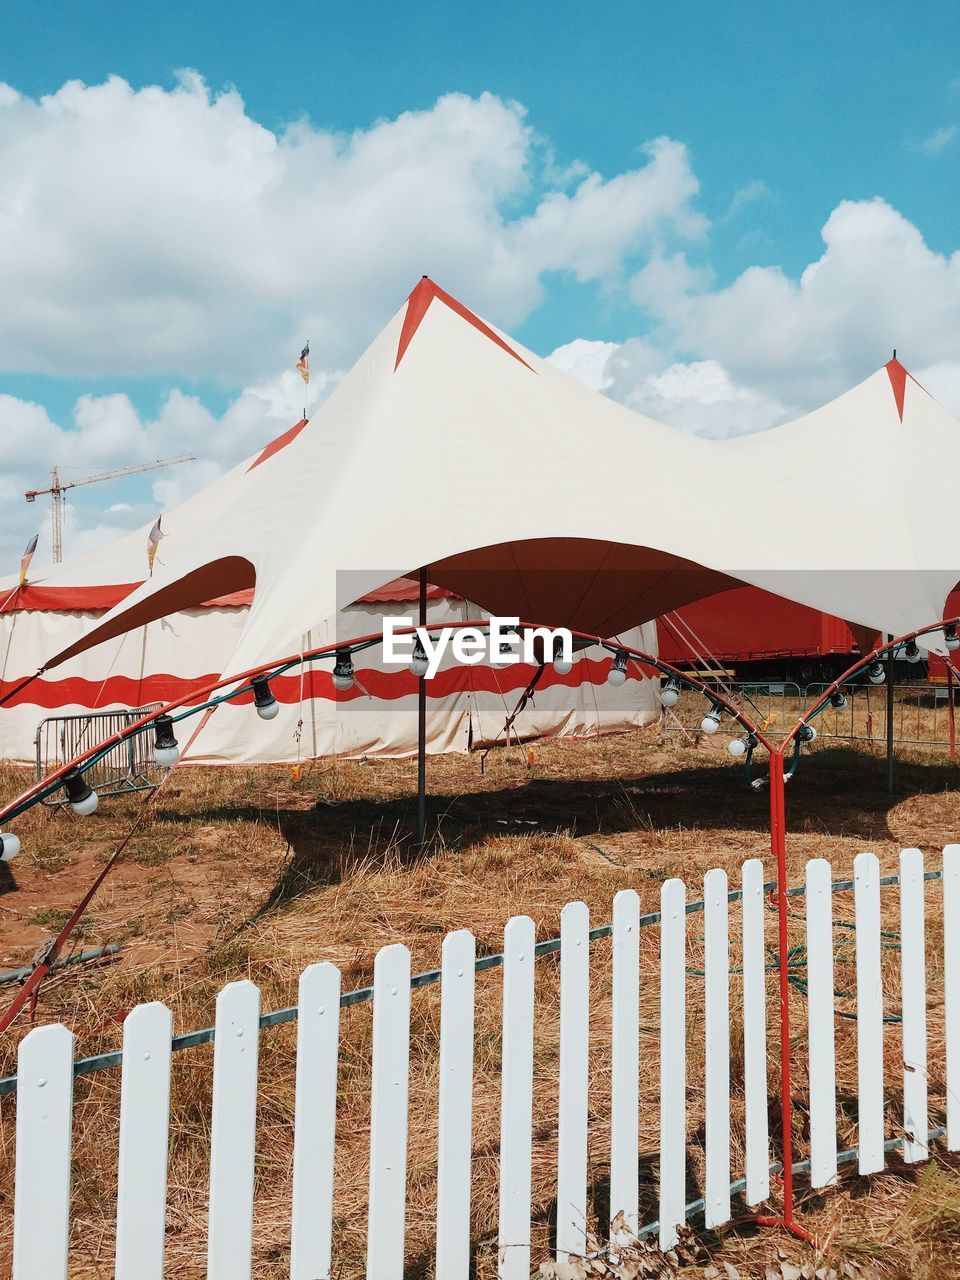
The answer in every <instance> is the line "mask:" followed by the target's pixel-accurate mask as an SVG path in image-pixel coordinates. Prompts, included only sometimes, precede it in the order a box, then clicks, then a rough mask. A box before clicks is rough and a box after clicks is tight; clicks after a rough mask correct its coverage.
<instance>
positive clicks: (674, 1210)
mask: <svg viewBox="0 0 960 1280" xmlns="http://www.w3.org/2000/svg"><path fill="white" fill-rule="evenodd" d="M686 900H687V899H686V889H685V887H684V883H683V881H682V880H667V881H665V882H664V884H663V886H662V888H661V890H660V913H661V920H660V1248H661V1249H671V1248H672V1247H673V1246H674V1245H675V1244H676V1242H677V1227H679V1226H682V1225H683V1223H684V1221H685V1220H686V1213H685V1205H686V1183H687V1134H686V1125H687V1104H686V1091H687V1074H686V1072H687V1057H686V1032H687V1013H686V998H685V997H686V990H685V986H686V979H685V968H686V914H685V912H686Z"/></svg>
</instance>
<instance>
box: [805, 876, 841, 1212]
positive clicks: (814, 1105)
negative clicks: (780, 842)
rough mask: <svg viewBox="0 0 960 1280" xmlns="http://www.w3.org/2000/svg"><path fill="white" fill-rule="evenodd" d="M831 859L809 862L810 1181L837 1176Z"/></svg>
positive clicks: (826, 1182)
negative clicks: (828, 860)
mask: <svg viewBox="0 0 960 1280" xmlns="http://www.w3.org/2000/svg"><path fill="white" fill-rule="evenodd" d="M830 881H831V871H830V863H829V862H827V861H826V859H824V858H813V859H812V860H811V861H810V862H808V863H807V881H806V884H807V1043H808V1046H809V1053H810V1064H809V1069H808V1070H809V1075H808V1087H809V1092H810V1185H811V1186H813V1187H826V1186H828V1185H830V1184H831V1183H833V1182H836V1179H837V1073H836V1030H835V1025H834V1004H833V890H832V888H831V884H830Z"/></svg>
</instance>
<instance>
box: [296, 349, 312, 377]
mask: <svg viewBox="0 0 960 1280" xmlns="http://www.w3.org/2000/svg"><path fill="white" fill-rule="evenodd" d="M297 370H298V372H299V374H300V377H301V378H302V379H303V380H304V382H309V381H310V342H309V339H308V341H307V345H306V346H305V347H304V348H303V350H302V351H301V352H300V359H299V360H298V361H297Z"/></svg>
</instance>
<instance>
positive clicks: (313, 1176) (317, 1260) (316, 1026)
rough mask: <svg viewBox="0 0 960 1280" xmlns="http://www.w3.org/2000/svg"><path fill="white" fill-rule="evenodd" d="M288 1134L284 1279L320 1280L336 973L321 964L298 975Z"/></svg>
mask: <svg viewBox="0 0 960 1280" xmlns="http://www.w3.org/2000/svg"><path fill="white" fill-rule="evenodd" d="M297 1003H298V1006H299V1009H300V1015H299V1018H298V1020H297V1076H296V1103H295V1113H294V1129H293V1205H292V1217H291V1228H290V1280H326V1277H328V1276H329V1275H330V1265H331V1238H332V1233H333V1157H334V1143H335V1139H336V1132H337V1058H338V1053H339V1049H340V970H339V969H338V968H337V967H336V965H333V964H329V963H327V962H324V963H322V964H312V965H310V966H309V967H308V968H306V969H304V971H303V973H302V974H301V975H300V986H299V989H298V993H297Z"/></svg>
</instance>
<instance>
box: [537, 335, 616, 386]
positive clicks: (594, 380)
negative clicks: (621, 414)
mask: <svg viewBox="0 0 960 1280" xmlns="http://www.w3.org/2000/svg"><path fill="white" fill-rule="evenodd" d="M619 350H620V348H619V346H618V345H617V343H615V342H592V341H591V340H590V339H589V338H574V340H573V342H567V343H564V345H563V346H562V347H557V349H556V350H555V351H551V353H550V355H549V356H548V357H547V359H548V360H549V361H550V363H551V364H552V365H555V366H556V367H557V368H558V369H560V370H561V372H563V373H569V374H570V375H571V377H574V378H576V380H577V381H578V382H582V383H583V385H584V386H585V387H589V388H590V390H591V391H606V390H607V388H608V387H609V386H610V383H611V378H610V375H609V374H608V373H607V364H608V363H609V360H610V357H611V356H612V355H613V354H614V352H616V351H619Z"/></svg>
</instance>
